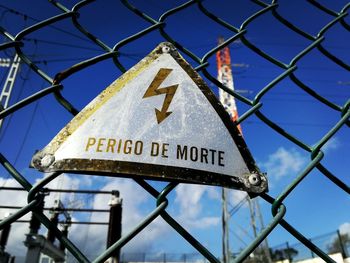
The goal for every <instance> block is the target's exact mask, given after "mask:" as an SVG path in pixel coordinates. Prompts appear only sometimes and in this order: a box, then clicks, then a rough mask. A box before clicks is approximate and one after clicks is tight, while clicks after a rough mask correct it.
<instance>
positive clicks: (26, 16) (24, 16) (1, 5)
mask: <svg viewBox="0 0 350 263" xmlns="http://www.w3.org/2000/svg"><path fill="white" fill-rule="evenodd" d="M0 8H3V9H6V10H7V11H9V12H11V13H13V14H15V15H20V16H22V17H23V18H24V19H25V20H26V19H28V18H29V19H31V20H33V21H35V22H41V20H39V19H37V18H34V17H32V16H30V15H27V14H25V13H22V12H19V11H17V10H15V9H12V8H10V7H7V6H5V5H3V4H0ZM48 27H51V28H53V29H55V30H57V31H59V32H62V33H65V34H67V35H70V36H72V37H75V38H78V39H80V40H83V41H85V42H88V43H90V44H92V43H91V41H90V40H88V39H86V38H83V37H81V36H79V35H76V34H74V33H72V32H69V31H67V30H64V29H61V28H59V27H57V26H54V25H48Z"/></svg>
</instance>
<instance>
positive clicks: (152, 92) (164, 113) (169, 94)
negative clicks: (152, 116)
mask: <svg viewBox="0 0 350 263" xmlns="http://www.w3.org/2000/svg"><path fill="white" fill-rule="evenodd" d="M171 71H173V70H172V69H169V68H161V69H160V70H159V71H158V73H157V75H156V76H155V78H154V79H153V81H152V83H151V85H149V87H148V89H147V90H146V92H145V94H144V95H143V97H142V98H143V99H144V98H149V97H153V96H158V95H162V94H166V95H165V99H164V102H163V106H162V109H161V110H158V109H155V112H156V117H157V122H158V124H160V123H161V122H162V121H164V120H165V119H166V118H167V117H168V116H169V115H170V114H171V113H172V112H171V111H168V109H169V106H170V103H171V101H172V100H173V97H174V95H175V92H176V90H177V87H178V86H179V84H176V85H171V86H168V87H164V88H159V86H160V85H161V84H162V83H163V81H164V80H165V79H166V78H167V77H168V76H169V74H170V72H171Z"/></svg>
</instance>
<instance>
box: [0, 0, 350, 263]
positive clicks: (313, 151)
mask: <svg viewBox="0 0 350 263" xmlns="http://www.w3.org/2000/svg"><path fill="white" fill-rule="evenodd" d="M50 2H51V3H52V4H53V5H55V6H56V7H57V8H58V9H59V10H60V12H62V13H61V14H59V15H57V16H54V17H50V18H48V19H46V20H44V21H40V22H37V23H36V24H35V25H32V26H30V27H27V28H25V29H24V30H22V31H21V32H19V33H18V34H17V35H15V36H14V35H11V34H10V33H9V32H8V31H7V30H6V28H3V27H0V33H1V34H2V35H3V36H5V37H6V39H7V41H6V42H5V43H2V44H1V45H0V50H15V51H16V53H17V55H18V56H19V57H20V59H21V61H22V63H26V64H27V65H28V66H29V67H30V69H31V70H32V71H33V72H35V73H36V74H37V75H38V76H40V77H41V78H42V79H43V80H45V81H46V82H47V87H46V88H43V89H42V90H40V91H39V92H37V93H35V94H32V95H31V96H29V97H27V98H25V99H23V100H21V101H18V102H17V103H15V104H13V105H11V106H9V107H7V108H6V109H4V110H2V111H1V112H0V118H1V119H3V118H6V117H9V116H10V115H11V114H16V112H17V111H18V110H19V109H21V108H24V107H27V106H28V105H30V104H33V103H35V102H36V101H37V100H40V99H41V98H43V97H45V96H48V95H51V94H53V95H54V96H55V98H56V100H57V103H59V104H61V105H62V106H63V109H64V110H66V111H68V112H70V113H71V114H72V115H76V114H77V113H78V112H79V110H78V109H76V108H75V107H74V106H73V105H74V101H72V102H71V101H68V100H67V99H65V98H64V97H63V95H62V93H61V90H62V89H64V88H66V87H65V86H64V85H63V84H62V82H63V81H64V80H66V79H69V78H70V77H71V76H72V75H73V74H75V73H77V72H79V71H80V70H83V69H85V68H87V67H89V66H91V65H93V64H95V63H100V62H102V61H104V60H108V59H111V60H113V62H114V64H115V66H116V67H117V68H118V69H119V70H120V71H122V72H125V70H126V69H125V67H124V66H123V65H122V63H121V62H120V60H119V59H118V54H119V50H120V49H121V48H122V47H123V46H126V45H128V44H129V43H131V42H133V41H135V40H138V39H142V38H143V37H144V36H146V35H147V34H149V33H150V32H152V31H158V32H159V33H160V34H161V36H162V37H163V38H164V41H169V42H171V43H173V44H174V45H175V46H176V47H177V48H178V50H179V51H180V52H182V53H183V54H186V55H187V56H189V57H190V58H191V59H193V60H194V61H195V62H197V63H198V66H197V67H196V70H198V71H200V73H201V74H203V75H204V76H205V77H206V78H207V79H208V80H210V81H211V82H212V83H213V84H214V85H215V86H217V87H218V88H220V89H223V90H224V91H226V92H228V93H229V94H231V95H233V96H234V97H235V98H236V99H237V100H239V101H241V102H242V103H245V104H246V105H247V106H248V107H249V110H248V111H246V112H245V113H244V114H242V115H241V117H240V118H239V119H238V120H237V122H236V124H240V123H244V121H245V120H246V119H247V118H248V117H249V116H251V115H255V116H256V117H258V118H259V119H260V120H261V121H263V122H264V123H265V124H266V125H267V126H269V127H270V128H271V129H273V130H275V131H276V132H277V133H278V134H280V136H283V137H284V138H286V139H287V140H289V141H290V142H292V143H294V144H295V145H296V146H297V147H300V148H301V149H302V150H304V151H306V152H308V153H309V154H310V162H309V163H308V165H307V166H306V168H305V169H304V170H303V171H302V172H301V173H299V174H296V175H295V178H294V180H293V181H292V182H290V184H289V185H288V186H287V187H286V188H285V189H284V190H283V191H282V192H281V194H280V195H278V196H276V197H272V196H269V195H268V194H264V195H262V196H261V197H262V198H263V199H264V200H265V201H266V202H267V203H269V204H270V205H271V210H272V215H273V218H272V220H271V221H270V222H268V224H267V226H266V227H265V228H264V229H263V230H262V231H261V232H260V233H259V234H258V236H257V237H256V238H255V239H254V240H253V241H252V242H251V243H250V244H249V245H248V246H247V247H245V249H244V250H243V251H242V252H241V253H240V254H239V255H238V256H237V257H236V258H235V259H234V261H235V262H242V261H243V260H244V259H246V258H247V257H248V256H249V255H250V254H251V253H252V252H253V251H254V250H255V249H256V248H257V247H258V246H259V244H260V243H261V242H262V241H263V240H264V239H265V238H266V237H267V236H268V235H269V234H270V233H271V231H273V230H274V228H275V227H276V226H277V225H280V226H282V227H283V228H284V229H285V230H286V231H288V232H289V233H290V234H291V235H293V236H294V237H295V238H296V239H298V240H299V241H300V242H301V243H302V244H303V245H304V246H305V247H307V248H308V249H310V250H311V251H312V253H314V254H315V255H317V256H319V257H321V258H322V259H324V260H325V261H327V262H333V260H332V259H331V258H330V257H329V256H328V255H327V250H325V249H324V248H322V247H318V246H317V242H316V240H309V239H308V238H306V237H305V236H303V234H302V233H300V232H299V231H298V229H296V228H295V227H294V226H293V225H291V224H290V223H288V222H287V221H286V220H285V217H284V215H285V213H286V207H285V205H284V204H283V202H284V200H285V199H286V198H287V197H288V196H289V195H290V194H291V193H292V192H293V190H294V189H295V188H297V187H298V185H299V184H300V183H301V182H302V181H303V180H304V179H305V178H306V177H307V176H308V174H309V173H310V172H311V171H313V170H318V171H320V172H321V173H322V174H323V175H324V176H325V177H326V178H328V179H329V180H330V182H332V183H333V184H335V185H336V186H337V187H339V188H341V189H342V190H344V192H345V193H347V194H349V193H350V189H349V186H348V185H347V184H346V183H345V182H343V181H342V180H340V179H339V178H338V177H337V176H336V175H334V174H332V173H331V172H330V171H329V170H328V169H327V167H325V166H324V165H323V164H322V163H321V161H322V159H323V157H324V153H323V152H322V151H321V147H322V146H324V145H325V144H326V143H327V142H328V141H329V140H330V139H331V138H332V137H333V136H334V135H335V134H336V133H337V132H338V131H339V129H340V128H342V127H347V126H350V121H349V116H350V109H349V108H350V101H349V100H348V101H347V102H346V103H345V104H344V105H337V104H335V103H333V102H331V101H330V100H328V99H327V98H325V97H322V96H321V95H319V94H318V93H317V92H316V91H315V90H313V89H312V88H310V87H309V86H308V85H307V84H305V83H304V82H303V81H302V80H300V79H299V78H298V77H297V76H296V74H295V73H296V72H297V70H298V63H299V62H300V61H301V60H302V59H303V57H304V56H305V55H307V54H309V53H310V52H312V51H313V50H318V51H319V54H321V56H324V57H325V58H328V59H329V60H331V61H333V62H334V63H336V64H338V65H339V66H340V67H342V68H343V69H345V70H347V71H349V70H350V65H349V64H347V63H346V62H345V61H343V60H342V59H341V58H339V57H337V56H335V55H333V54H332V53H331V52H330V51H329V50H327V48H325V47H324V45H323V42H324V41H325V39H326V33H327V32H328V31H329V30H330V29H331V28H332V27H334V26H341V27H343V28H344V30H345V31H347V32H348V31H349V30H350V25H349V24H348V23H347V21H346V20H345V17H346V16H347V15H348V9H349V8H350V3H349V4H347V5H345V6H344V7H343V8H342V9H341V10H340V11H334V10H330V9H329V8H328V7H327V6H324V5H321V4H320V3H317V2H315V1H313V0H310V1H309V2H310V4H312V5H313V6H314V8H316V9H318V10H319V11H320V12H324V13H325V14H326V15H328V16H329V17H331V22H329V23H327V24H325V25H322V28H321V30H320V31H319V32H318V33H317V34H316V35H311V34H309V33H307V32H305V31H303V30H302V29H300V28H298V26H296V25H294V24H293V22H292V21H288V20H287V19H286V18H284V17H283V16H282V15H280V14H279V3H278V1H272V3H270V4H268V3H265V2H263V1H260V0H253V1H252V2H253V3H254V4H256V6H257V7H258V8H259V11H257V12H256V13H255V14H253V15H252V16H250V17H248V18H246V20H245V21H244V22H243V23H242V24H241V25H240V27H239V28H238V27H235V26H233V25H231V24H230V23H228V22H226V21H224V20H223V19H221V18H220V17H218V16H217V15H216V14H215V13H212V12H211V11H210V10H208V9H207V8H206V5H205V2H204V1H200V0H198V1H196V0H192V1H188V2H186V3H184V4H181V5H180V6H178V7H176V8H173V9H171V10H167V11H166V12H164V13H163V14H162V15H161V16H160V18H159V19H155V18H152V17H150V16H149V15H147V14H145V13H143V10H139V9H138V8H137V7H136V6H133V5H132V4H131V3H129V2H128V1H127V0H122V1H121V2H122V3H123V4H124V5H125V6H126V7H127V8H128V9H129V10H130V16H132V15H134V16H138V17H139V18H141V19H144V20H145V21H146V22H147V23H149V24H150V26H149V27H145V28H143V29H142V30H141V31H139V32H137V33H136V34H134V35H131V36H129V37H127V38H124V39H122V40H120V41H119V42H118V43H117V44H115V45H114V46H113V47H111V46H109V45H107V44H106V43H104V42H103V41H102V40H100V39H98V38H97V37H96V36H95V35H94V34H93V32H89V28H85V27H84V26H82V25H81V24H80V21H79V14H80V13H83V12H84V8H86V7H87V6H88V5H89V4H91V3H92V2H94V1H91V0H85V1H81V2H79V3H77V4H76V5H75V6H74V7H73V8H72V9H68V8H67V7H65V6H64V5H62V4H60V3H59V2H58V1H50ZM193 6H197V7H198V9H199V10H200V11H201V12H202V14H203V15H204V16H206V17H207V18H208V21H209V22H210V23H217V24H218V25H219V26H222V27H224V28H226V29H227V30H229V31H230V32H232V34H231V37H230V38H228V39H227V40H226V41H225V42H223V43H222V44H220V45H219V46H216V47H215V48H214V49H211V50H208V52H207V53H206V54H205V55H204V56H202V57H199V56H198V55H196V54H195V53H194V52H192V51H191V50H189V49H186V48H185V47H183V46H182V45H181V43H180V42H178V41H177V40H176V39H174V38H172V36H171V35H169V34H168V33H167V30H166V29H167V19H168V18H169V17H171V16H172V15H174V14H177V13H181V12H182V11H184V10H186V9H187V8H189V7H193ZM266 13H270V14H271V15H272V16H273V17H274V18H276V19H277V20H278V21H279V22H280V23H282V24H283V25H284V26H285V27H286V28H288V29H289V30H292V31H294V32H295V33H296V34H298V35H299V36H300V37H301V38H304V39H305V40H306V41H308V42H309V44H308V46H307V47H306V48H305V49H303V50H302V51H301V52H300V53H298V54H295V56H294V57H293V58H292V59H291V61H290V63H289V64H285V63H283V62H281V61H279V60H278V59H276V58H275V57H273V56H270V55H269V54H267V53H265V52H264V51H262V50H261V49H259V48H258V47H257V46H256V45H255V44H254V42H253V41H251V40H250V38H249V37H248V33H247V27H248V25H249V24H250V23H252V22H253V21H255V20H256V19H258V18H259V17H260V16H262V15H264V14H266ZM62 20H67V21H69V20H71V21H72V24H73V25H74V26H75V27H76V28H77V29H78V30H79V31H80V32H81V35H82V36H85V37H86V38H88V39H90V40H91V41H92V42H94V43H95V44H96V47H98V48H100V49H101V50H103V52H104V53H103V54H101V55H99V56H97V57H94V58H91V59H88V60H85V61H81V62H80V63H78V64H76V65H74V66H72V67H71V68H69V69H68V70H66V71H64V72H57V74H56V75H55V76H54V77H51V76H49V75H48V74H47V73H46V72H45V71H44V70H42V69H41V68H39V67H38V66H37V64H35V63H34V62H33V61H32V60H31V59H30V58H29V56H28V54H26V53H25V51H24V47H25V45H26V43H25V41H24V39H25V38H26V36H27V35H28V34H31V33H33V32H36V31H38V30H40V29H43V28H45V27H47V26H52V25H55V23H57V22H59V21H62ZM236 40H239V41H240V42H241V43H242V44H243V45H244V46H245V47H246V48H249V49H250V50H251V51H253V52H255V53H256V54H258V55H259V56H261V58H263V59H265V60H266V61H268V62H269V63H271V64H272V65H274V66H275V67H276V68H279V69H280V70H282V71H283V72H282V74H280V75H279V76H278V77H276V78H275V79H274V80H271V81H270V82H269V83H268V84H267V85H266V86H265V87H261V89H260V91H259V93H258V94H257V95H256V96H255V98H254V99H252V100H251V99H248V98H246V97H244V96H242V95H240V94H238V93H237V92H233V91H230V90H229V89H227V88H226V87H225V86H223V85H222V84H221V83H220V82H218V81H217V80H216V77H215V76H212V75H211V74H210V73H209V72H208V70H207V67H208V60H209V59H210V58H211V57H212V56H214V55H215V53H216V51H218V50H219V49H221V48H223V47H225V46H227V45H229V44H230V43H232V42H234V41H236ZM286 78H289V79H290V80H291V81H292V82H294V83H295V84H296V85H297V86H298V87H300V89H302V90H303V91H305V92H306V93H307V94H308V95H309V96H310V97H312V98H314V99H315V100H317V101H318V102H319V103H321V104H323V105H324V106H326V107H328V108H329V110H331V111H335V112H337V113H338V114H339V119H338V122H337V123H336V124H335V125H334V126H333V127H332V128H331V129H329V131H328V132H327V134H326V135H325V136H324V137H323V138H322V139H321V140H319V141H318V142H317V143H316V144H315V145H313V146H310V145H308V144H307V143H305V142H303V141H301V140H299V139H298V138H296V137H295V136H293V135H292V134H290V133H288V132H287V131H285V130H284V129H282V128H281V127H280V126H279V125H278V124H276V123H275V122H273V121H272V120H270V119H269V118H268V117H267V116H265V115H264V114H263V113H262V111H261V109H262V107H263V103H262V101H261V100H262V98H263V97H264V95H265V94H267V93H268V92H269V91H270V90H272V89H273V88H274V87H275V86H276V85H277V84H278V83H279V82H281V81H282V80H284V79H286ZM0 163H1V165H2V166H3V167H4V168H5V169H6V170H7V171H8V172H9V174H10V175H11V176H12V177H13V178H14V179H15V180H17V181H18V183H20V184H21V186H22V187H23V188H24V189H25V190H26V191H27V192H28V204H27V205H25V206H23V207H22V208H21V209H19V210H18V211H17V212H16V213H14V214H12V215H11V216H9V217H8V218H6V219H4V220H2V221H1V222H0V229H3V228H4V227H6V226H8V225H9V224H11V223H13V222H15V221H16V220H18V219H19V218H20V217H22V216H23V215H25V214H27V213H30V212H33V214H34V215H35V217H36V218H37V219H38V220H39V221H40V222H41V223H42V224H43V225H44V226H45V227H46V228H47V229H50V230H51V231H52V233H53V234H54V235H55V236H56V238H57V239H59V240H60V241H61V242H62V243H63V244H64V245H65V247H66V248H67V250H69V252H70V253H71V254H72V255H73V257H74V258H75V259H76V260H78V261H79V262H89V260H88V258H87V257H86V255H84V254H83V253H82V252H81V251H80V250H79V249H78V248H77V247H76V245H75V244H74V243H73V242H72V241H71V240H70V239H69V238H67V237H65V236H64V235H63V234H62V233H61V231H60V230H59V229H58V228H57V227H56V226H55V225H53V224H52V223H51V222H50V220H49V218H47V217H46V216H45V215H44V214H42V213H38V212H36V211H35V209H34V208H35V207H37V206H38V205H39V204H40V203H41V202H43V195H44V193H43V192H42V190H43V188H44V187H45V186H46V185H47V184H48V183H49V182H51V181H52V180H53V179H55V178H56V177H58V176H60V173H53V174H50V175H49V176H47V177H45V178H44V179H42V180H41V181H40V182H39V183H37V184H35V185H32V184H30V183H29V181H28V180H27V179H26V178H25V176H23V175H22V174H21V173H20V172H19V171H18V170H17V169H16V167H15V166H14V164H13V163H10V162H9V161H8V158H6V156H4V155H3V154H0ZM135 181H136V182H137V183H138V184H139V185H140V186H142V187H143V188H144V189H145V190H146V191H147V192H149V194H150V195H151V196H153V197H154V199H155V202H156V208H155V209H154V210H153V211H152V212H151V213H150V214H149V215H148V216H147V217H146V218H144V219H143V221H142V222H141V223H140V224H139V225H137V226H135V227H134V229H133V230H132V231H130V232H129V233H124V235H123V237H122V238H121V239H119V240H118V241H117V242H116V243H114V244H113V245H112V246H111V247H109V248H108V249H107V250H105V251H104V252H103V253H102V254H100V255H99V256H97V257H96V258H95V260H94V261H93V262H104V261H105V260H107V259H108V258H109V257H110V256H111V255H113V253H114V251H117V250H119V249H120V248H122V247H123V246H124V245H125V244H127V243H128V242H129V241H130V240H131V239H132V238H133V237H135V236H136V235H137V234H138V233H140V232H141V231H142V230H143V229H144V228H146V227H147V226H148V225H149V224H150V223H151V222H152V221H153V220H155V219H156V218H157V217H162V218H163V219H164V220H165V221H166V222H167V223H168V224H169V226H171V227H172V228H173V229H174V230H175V231H177V232H178V233H179V235H181V236H182V237H183V238H184V239H185V240H187V241H188V242H189V243H190V244H191V245H192V246H193V248H194V249H196V250H197V251H198V252H199V253H200V254H201V255H202V256H203V257H204V258H205V259H206V260H208V261H210V262H220V261H219V260H218V259H217V258H216V257H215V256H214V255H213V254H212V253H211V252H210V251H209V250H208V249H207V248H205V247H204V246H203V245H202V244H201V243H200V242H198V241H197V240H196V239H195V238H194V237H193V236H192V235H190V234H189V232H188V231H186V229H184V228H183V227H182V226H181V225H180V224H179V223H178V222H177V221H176V220H175V219H174V218H173V217H172V216H170V215H169V213H168V212H167V205H168V200H167V195H168V194H169V193H170V192H171V191H173V190H174V189H175V188H176V187H177V185H178V184H176V183H169V184H168V185H167V186H166V187H165V188H164V189H163V190H162V191H157V190H156V189H155V188H154V187H152V186H151V185H150V184H149V183H148V182H146V181H144V180H142V179H135Z"/></svg>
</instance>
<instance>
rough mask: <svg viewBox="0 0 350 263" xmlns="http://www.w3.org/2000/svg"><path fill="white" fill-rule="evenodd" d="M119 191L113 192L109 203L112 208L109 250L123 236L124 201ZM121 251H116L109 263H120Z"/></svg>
mask: <svg viewBox="0 0 350 263" xmlns="http://www.w3.org/2000/svg"><path fill="white" fill-rule="evenodd" d="M119 196H120V194H119V191H112V196H111V199H110V200H109V202H108V205H109V206H110V212H109V225H108V236H107V248H109V247H110V246H112V245H113V244H114V243H115V242H116V241H118V240H119V239H120V238H121V236H122V203H123V199H122V198H120V197H119ZM119 258H120V250H119V249H117V250H116V251H114V253H113V254H112V256H111V257H110V258H109V260H108V262H109V263H119Z"/></svg>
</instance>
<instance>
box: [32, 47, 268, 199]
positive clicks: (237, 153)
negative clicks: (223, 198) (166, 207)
mask: <svg viewBox="0 0 350 263" xmlns="http://www.w3.org/2000/svg"><path fill="white" fill-rule="evenodd" d="M32 165H33V166H34V167H35V168H37V169H38V170H40V171H43V172H53V171H62V172H71V173H85V174H86V173H88V174H97V175H110V176H126V177H140V176H141V177H142V178H146V179H159V180H175V181H179V182H187V183H199V184H209V185H220V186H225V187H230V188H235V189H241V190H245V191H248V192H253V193H261V192H264V191H266V189H267V180H266V177H265V176H264V175H263V174H261V173H260V172H259V170H258V168H257V167H256V165H255V162H254V160H253V158H252V157H251V155H250V153H249V151H248V149H247V147H246V144H245V143H244V141H243V138H242V136H241V134H240V133H239V131H238V130H237V128H236V126H235V125H234V124H233V123H232V122H231V120H230V117H229V116H228V114H227V113H226V111H225V110H224V108H223V107H222V105H221V104H220V103H219V101H218V100H217V99H216V97H215V95H214V94H213V93H212V92H211V90H210V89H209V88H208V87H207V85H206V84H205V82H204V81H203V80H202V79H201V77H200V76H199V75H198V73H197V72H196V71H195V70H194V69H193V68H192V67H191V66H190V65H189V64H188V63H187V62H186V61H185V60H184V59H183V58H182V57H181V56H180V54H179V53H178V52H177V51H176V50H175V48H174V46H173V45H172V44H170V43H162V44H160V45H159V46H158V47H157V48H156V49H155V50H154V51H153V52H152V53H150V54H149V55H148V56H147V57H146V58H144V59H143V60H141V61H140V62H139V63H138V64H137V65H135V66H134V67H133V68H131V69H130V70H129V71H128V72H126V73H125V74H124V75H122V76H121V77H120V78H119V79H117V80H116V81H115V82H114V83H112V84H111V85H110V86H109V87H108V88H107V89H106V90H104V91H103V92H102V93H101V94H100V95H99V96H98V97H96V98H95V99H94V100H93V101H92V102H90V103H89V104H88V105H87V106H86V107H85V108H84V109H83V110H82V111H81V112H80V113H79V114H78V115H77V116H76V117H74V118H73V120H72V121H71V122H70V123H68V124H67V126H66V127H65V128H63V129H62V130H61V131H60V132H59V134H58V135H57V136H56V137H55V138H54V139H53V140H52V141H51V142H50V143H49V144H48V145H47V146H46V147H45V148H44V149H43V150H42V151H39V152H38V153H36V154H35V155H34V157H33V160H32Z"/></svg>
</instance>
